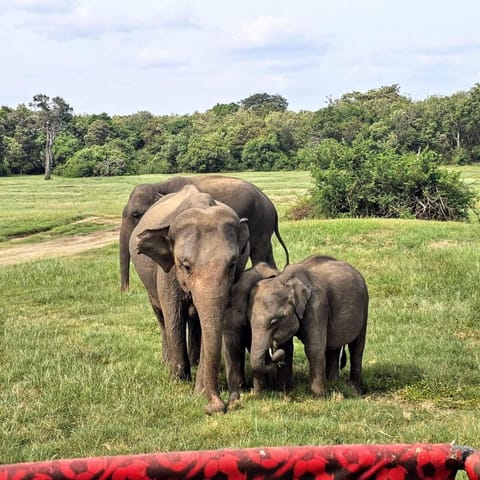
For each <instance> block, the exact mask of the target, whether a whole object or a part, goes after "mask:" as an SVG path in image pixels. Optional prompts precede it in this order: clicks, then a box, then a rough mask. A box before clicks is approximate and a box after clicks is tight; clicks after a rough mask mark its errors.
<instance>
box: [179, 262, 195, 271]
mask: <svg viewBox="0 0 480 480" xmlns="http://www.w3.org/2000/svg"><path fill="white" fill-rule="evenodd" d="M180 266H181V267H182V270H184V271H185V272H186V273H187V274H188V275H190V273H192V266H191V265H190V263H188V262H187V261H186V260H183V261H182V262H180Z"/></svg>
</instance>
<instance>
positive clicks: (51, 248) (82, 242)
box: [0, 227, 119, 266]
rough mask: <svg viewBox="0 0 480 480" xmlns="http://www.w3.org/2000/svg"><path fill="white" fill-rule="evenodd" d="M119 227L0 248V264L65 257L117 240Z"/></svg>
mask: <svg viewBox="0 0 480 480" xmlns="http://www.w3.org/2000/svg"><path fill="white" fill-rule="evenodd" d="M118 232H119V227H116V228H113V229H111V230H107V231H100V232H94V233H90V234H88V235H76V236H73V237H63V238H58V239H55V240H48V241H46V242H40V243H30V244H24V245H18V246H16V247H11V248H5V249H2V250H0V266H6V265H14V264H16V263H22V262H29V261H31V260H40V259H43V258H51V257H66V256H68V255H74V254H76V253H79V252H84V251H86V250H91V249H94V248H100V247H105V246H106V245H110V244H111V243H113V242H115V241H118Z"/></svg>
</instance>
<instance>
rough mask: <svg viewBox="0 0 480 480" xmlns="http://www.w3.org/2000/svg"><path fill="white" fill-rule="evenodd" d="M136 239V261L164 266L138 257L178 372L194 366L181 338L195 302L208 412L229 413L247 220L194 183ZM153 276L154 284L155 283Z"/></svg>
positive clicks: (160, 205) (167, 202)
mask: <svg viewBox="0 0 480 480" xmlns="http://www.w3.org/2000/svg"><path fill="white" fill-rule="evenodd" d="M132 237H135V238H134V239H133V240H132V241H131V245H130V251H131V252H132V255H136V256H137V257H136V258H137V259H138V257H142V256H146V257H148V258H149V259H151V261H152V262H154V265H156V267H155V266H154V267H152V265H147V266H146V267H142V262H141V261H140V262H136V260H135V258H134V264H135V265H136V267H137V264H138V265H140V271H139V268H138V267H137V271H139V274H140V277H141V278H142V276H143V278H142V280H143V281H144V284H145V286H146V287H147V290H148V292H149V297H150V300H151V301H155V302H157V308H160V309H161V310H162V314H163V317H164V321H165V335H166V339H167V341H166V348H167V351H168V355H167V357H168V361H169V363H170V368H171V371H172V373H173V374H177V373H178V369H179V366H182V365H185V362H187V363H188V360H186V359H185V358H184V352H185V348H184V342H185V338H184V337H183V336H182V335H178V331H181V330H182V328H184V324H185V322H186V318H185V313H184V308H183V306H182V301H183V299H184V298H186V297H188V298H191V301H192V302H193V305H194V306H195V310H196V312H197V314H198V317H199V319H200V326H201V331H202V337H201V348H200V364H199V368H198V372H197V379H196V384H195V390H196V392H197V393H200V392H204V393H205V395H206V397H207V399H208V401H209V404H208V407H207V411H209V412H212V413H213V412H216V411H223V410H224V409H225V404H224V403H223V401H222V400H221V398H220V396H219V392H218V368H219V364H220V355H221V342H222V328H223V318H224V311H225V308H226V307H227V305H228V303H229V301H230V291H231V287H232V284H233V282H234V280H235V278H236V277H237V276H239V274H240V272H241V271H243V270H244V268H245V265H246V262H247V260H248V255H249V244H248V237H249V231H248V226H247V222H246V219H240V218H239V217H238V215H237V214H236V213H235V212H234V211H233V210H232V209H231V208H230V207H228V206H226V205H224V204H221V203H219V202H217V201H215V200H214V199H213V198H212V197H211V196H210V195H209V194H207V193H201V192H199V191H198V189H197V188H196V187H194V186H193V185H189V186H186V187H184V188H183V189H182V190H181V191H180V192H178V193H174V194H170V195H166V196H165V197H163V198H162V199H160V200H159V201H158V202H157V203H155V204H154V205H153V206H152V207H151V208H150V209H149V210H148V212H147V213H146V214H145V215H144V216H143V218H142V220H141V221H140V222H139V224H138V226H137V227H136V229H135V231H134V232H133V235H132ZM152 269H156V274H155V275H153V276H152V274H151V273H149V272H151V271H152ZM149 275H150V276H149ZM152 277H153V278H154V279H155V280H154V283H155V284H154V285H152V284H151V281H150V283H149V278H150V279H151V278H152ZM144 278H145V279H146V280H144ZM154 308H155V306H154ZM182 368H183V367H180V369H182ZM180 376H181V375H180Z"/></svg>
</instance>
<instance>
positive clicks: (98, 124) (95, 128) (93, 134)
mask: <svg viewBox="0 0 480 480" xmlns="http://www.w3.org/2000/svg"><path fill="white" fill-rule="evenodd" d="M111 135H112V128H111V125H110V122H107V121H105V120H101V119H98V120H94V121H93V122H91V123H90V125H89V126H88V129H87V133H86V134H85V136H84V142H85V145H86V146H87V147H91V146H92V145H104V144H105V143H106V142H107V140H109V139H110V137H111Z"/></svg>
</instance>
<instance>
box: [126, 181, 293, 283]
mask: <svg viewBox="0 0 480 480" xmlns="http://www.w3.org/2000/svg"><path fill="white" fill-rule="evenodd" d="M185 185H194V186H195V187H197V188H198V190H200V191H201V192H206V193H209V194H210V195H212V197H213V198H215V199H216V200H218V201H219V202H222V203H224V204H226V205H228V206H230V207H231V208H233V210H235V212H236V213H237V214H238V216H239V217H240V218H247V219H248V225H249V229H250V257H251V260H252V265H256V264H257V263H259V262H262V261H264V262H267V263H268V264H269V265H270V266H272V267H273V268H276V264H275V260H274V258H273V249H272V242H271V237H272V235H273V234H274V233H275V235H276V236H277V238H278V241H279V242H280V244H281V245H282V247H283V249H284V250H285V255H286V264H288V263H289V256H288V250H287V247H286V246H285V243H284V242H283V240H282V238H281V236H280V233H279V231H278V214H277V211H276V209H275V206H274V205H273V203H272V201H271V200H270V199H269V198H268V197H267V196H266V195H265V194H264V193H263V192H262V191H261V190H260V189H258V188H257V187H256V186H255V185H253V184H252V183H250V182H247V181H245V180H241V179H239V178H235V177H228V176H224V175H200V176H192V177H182V176H176V177H172V178H170V179H168V180H166V181H164V182H160V183H145V184H140V185H137V186H136V187H135V188H134V189H133V190H132V192H131V194H130V197H129V199H128V202H127V204H126V206H125V208H124V209H123V213H122V225H121V228H120V277H121V289H122V291H126V290H128V287H129V272H130V252H129V241H130V236H131V234H132V231H133V229H134V228H135V226H136V225H137V223H138V222H139V220H140V218H142V216H143V215H144V213H145V212H146V211H147V210H148V209H149V208H150V206H151V205H153V203H155V201H157V200H158V199H159V198H160V197H161V196H162V195H167V194H170V193H174V192H178V191H179V190H181V189H182V188H183V187H184V186H185Z"/></svg>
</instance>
